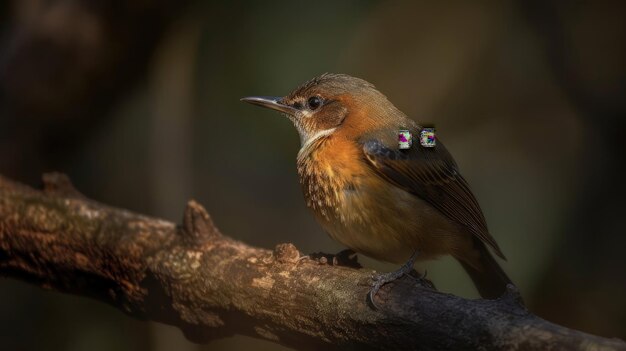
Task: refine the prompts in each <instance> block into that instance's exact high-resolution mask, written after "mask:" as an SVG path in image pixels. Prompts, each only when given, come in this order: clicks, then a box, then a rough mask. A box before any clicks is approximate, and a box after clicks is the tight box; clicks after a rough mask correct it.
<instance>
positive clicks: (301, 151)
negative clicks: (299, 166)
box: [298, 127, 337, 157]
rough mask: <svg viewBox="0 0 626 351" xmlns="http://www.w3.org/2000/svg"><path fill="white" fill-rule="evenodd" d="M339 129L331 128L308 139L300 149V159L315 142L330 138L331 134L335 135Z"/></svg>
mask: <svg viewBox="0 0 626 351" xmlns="http://www.w3.org/2000/svg"><path fill="white" fill-rule="evenodd" d="M336 129H337V127H335V128H330V129H324V130H320V131H318V132H317V133H315V134H313V135H311V136H310V137H308V138H306V140H305V142H304V144H302V147H301V148H300V151H299V152H298V157H300V156H301V154H302V153H304V152H306V150H307V149H308V148H309V146H311V144H313V143H314V142H315V141H317V140H319V139H321V138H323V137H326V136H329V135H331V134H333V132H334V131H335V130H336Z"/></svg>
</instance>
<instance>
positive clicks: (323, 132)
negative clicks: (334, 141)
mask: <svg viewBox="0 0 626 351" xmlns="http://www.w3.org/2000/svg"><path fill="white" fill-rule="evenodd" d="M241 100H242V101H245V102H248V103H251V104H254V105H258V106H262V107H266V108H270V109H273V110H276V111H280V112H282V113H283V114H285V115H286V116H287V117H288V118H289V119H290V120H291V121H292V122H293V124H294V126H295V127H296V129H298V133H299V134H300V141H301V144H302V147H303V148H304V147H305V146H307V145H309V144H311V143H312V142H313V141H315V140H318V139H319V138H322V137H326V136H328V135H331V134H334V133H337V132H339V131H342V132H343V134H344V135H355V136H356V135H361V134H364V133H367V132H368V131H369V130H373V129H376V128H379V127H381V126H384V125H385V124H386V123H391V124H392V125H393V128H398V126H399V123H400V122H398V121H394V120H397V119H399V118H404V117H403V114H402V113H401V112H400V111H398V110H397V109H396V108H395V107H394V106H393V104H391V103H390V102H389V101H388V100H387V98H386V97H385V96H384V95H383V94H381V93H380V92H379V91H378V90H376V88H375V87H374V85H372V84H370V83H368V82H366V81H364V80H363V79H360V78H355V77H351V76H349V75H345V74H332V73H326V74H323V75H321V76H319V77H316V78H313V79H311V80H310V81H308V82H306V83H304V84H302V85H301V86H300V87H298V88H296V89H295V90H294V91H292V92H291V93H290V94H289V95H286V96H284V97H268V96H251V97H245V98H243V99H241ZM396 122H397V123H396Z"/></svg>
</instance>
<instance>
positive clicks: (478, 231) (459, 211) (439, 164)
mask: <svg viewBox="0 0 626 351" xmlns="http://www.w3.org/2000/svg"><path fill="white" fill-rule="evenodd" d="M418 132H419V130H418ZM414 135H415V134H414ZM417 135H419V133H418V134H417ZM361 143H362V145H363V153H364V156H365V159H366V160H367V163H369V165H370V166H371V167H372V168H373V169H374V170H375V171H376V172H377V173H378V174H379V175H380V176H382V177H383V178H384V179H386V180H388V181H390V182H392V183H394V184H395V185H396V186H398V187H400V188H402V189H404V190H405V191H407V192H409V193H411V194H413V195H415V196H418V197H419V198H421V199H423V200H425V201H427V202H428V203H430V204H431V205H432V206H433V207H435V208H436V209H438V210H439V211H441V212H442V213H443V214H444V215H446V216H447V217H448V218H450V219H452V220H454V221H456V222H457V223H459V224H461V225H463V226H465V227H466V228H467V229H468V230H469V231H470V232H471V233H473V234H474V235H476V237H478V238H480V239H481V240H482V241H484V242H485V243H487V244H489V245H490V246H491V247H492V248H493V249H494V251H495V252H496V254H497V255H498V256H500V257H502V258H503V259H505V257H504V255H503V254H502V251H501V250H500V248H499V247H498V244H497V243H496V241H495V240H494V239H493V237H492V236H491V234H489V231H488V230H487V224H486V222H485V217H484V216H483V213H482V211H481V210H480V206H479V205H478V201H476V198H475V197H474V195H473V194H472V192H471V191H470V189H469V185H468V184H467V181H466V180H465V179H464V178H463V176H461V174H460V173H459V170H458V167H457V165H456V163H455V162H454V160H453V159H452V156H451V155H450V153H449V152H448V150H446V149H445V147H444V146H443V145H442V144H441V143H440V142H439V141H437V145H436V146H435V147H422V146H420V145H413V146H412V147H411V148H410V149H406V150H400V149H397V148H390V147H387V146H385V145H384V144H383V143H382V142H381V141H379V140H378V139H368V140H362V141H361Z"/></svg>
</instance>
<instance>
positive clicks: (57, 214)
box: [0, 175, 626, 350]
mask: <svg viewBox="0 0 626 351" xmlns="http://www.w3.org/2000/svg"><path fill="white" fill-rule="evenodd" d="M299 257H300V253H299V252H298V250H297V249H296V248H295V247H294V246H293V245H291V244H282V245H278V246H277V247H276V249H275V250H274V251H269V250H264V249H259V248H254V247H250V246H247V245H245V244H243V243H241V242H238V241H235V240H233V239H231V238H229V237H226V236H224V235H222V234H221V233H220V232H219V231H218V230H217V229H216V228H215V226H214V225H213V223H212V221H211V219H210V217H209V215H208V214H207V213H206V211H205V210H204V209H203V208H202V206H200V205H199V204H197V203H196V202H193V201H192V202H190V203H189V204H188V206H187V209H186V211H185V213H184V216H183V226H176V225H175V224H173V223H170V222H167V221H163V220H160V219H155V218H150V217H146V216H142V215H138V214H134V213H131V212H128V211H125V210H120V209H115V208H111V207H108V206H104V205H101V204H98V203H96V202H93V201H90V200H87V199H85V198H84V197H83V196H82V195H81V194H80V193H78V192H77V191H76V190H75V189H74V188H73V187H72V186H71V184H70V183H69V181H68V180H67V178H65V177H63V176H60V175H53V176H46V177H45V190H44V191H38V190H33V189H31V188H29V187H26V186H23V185H20V184H18V183H15V182H12V181H10V180H7V179H5V178H2V177H0V274H3V275H6V276H10V277H14V278H18V279H21V280H26V281H29V282H31V283H34V284H37V285H40V286H42V287H45V288H49V289H54V290H59V291H64V292H68V293H73V294H78V295H83V296H90V297H93V298H96V299H98V300H101V301H104V302H107V303H110V304H112V305H114V306H116V307H118V308H119V309H121V310H123V311H124V312H126V313H128V314H129V315H131V316H134V317H138V318H143V319H151V320H156V321H159V322H163V323H167V324H171V325H175V326H178V327H179V328H180V329H181V330H182V331H183V332H184V333H185V335H186V336H187V337H188V338H189V339H190V340H192V341H196V342H205V341H208V340H210V339H212V338H216V337H221V336H226V335H232V334H234V333H238V334H245V335H250V336H254V337H259V338H263V339H267V340H272V341H275V342H278V343H280V344H283V345H287V346H291V347H295V348H298V349H318V348H322V347H323V348H325V349H328V350H331V349H339V348H353V349H359V350H363V349H424V350H429V349H524V350H530V349H537V350H557V349H558V350H563V349H568V350H586V349H610V350H611V349H612V350H626V344H625V343H624V342H623V341H621V340H617V339H605V338H600V337H596V336H593V335H589V334H585V333H582V332H579V331H575V330H570V329H567V328H564V327H561V326H558V325H555V324H552V323H550V322H547V321H545V320H542V319H541V318H539V317H537V316H535V315H533V314H531V313H529V312H528V311H527V310H526V309H525V308H524V307H523V306H522V305H521V304H520V303H519V294H518V293H517V291H516V290H515V288H513V287H511V288H510V289H509V292H508V293H507V294H506V295H505V296H503V297H502V298H501V299H499V300H495V301H487V300H467V299H463V298H460V297H456V296H452V295H449V294H444V293H440V292H438V291H436V290H433V289H431V288H430V287H428V286H427V284H423V283H420V282H419V281H418V280H416V279H412V278H410V277H405V278H403V279H401V280H399V281H398V282H397V283H391V284H388V285H387V286H385V287H383V289H381V291H380V293H379V295H378V297H377V304H378V305H379V306H381V311H374V310H373V309H372V308H371V307H370V306H368V304H367V303H366V295H367V292H368V290H369V287H370V284H371V274H372V272H371V271H368V270H365V269H355V268H348V267H342V266H334V265H329V264H323V263H321V262H326V260H319V261H316V260H312V259H302V260H300V259H299Z"/></svg>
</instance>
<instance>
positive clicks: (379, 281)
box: [368, 251, 421, 310]
mask: <svg viewBox="0 0 626 351" xmlns="http://www.w3.org/2000/svg"><path fill="white" fill-rule="evenodd" d="M417 254H418V252H417V251H415V253H413V255H412V256H411V258H409V260H408V261H407V262H406V263H405V264H403V265H402V267H400V268H399V269H398V270H396V271H393V272H389V273H382V274H379V275H376V276H374V277H373V279H374V284H372V289H371V290H370V292H369V294H368V298H369V302H370V304H371V305H372V307H374V309H375V310H378V309H380V308H379V307H378V305H377V304H376V301H375V300H374V298H375V297H376V294H377V293H378V290H380V288H381V287H383V285H385V284H387V283H390V282H392V281H394V280H396V279H398V278H400V277H402V276H403V275H405V274H409V273H410V272H411V271H412V270H413V264H415V259H416V258H417ZM413 278H415V277H413ZM416 279H417V278H416ZM419 279H421V278H419Z"/></svg>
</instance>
